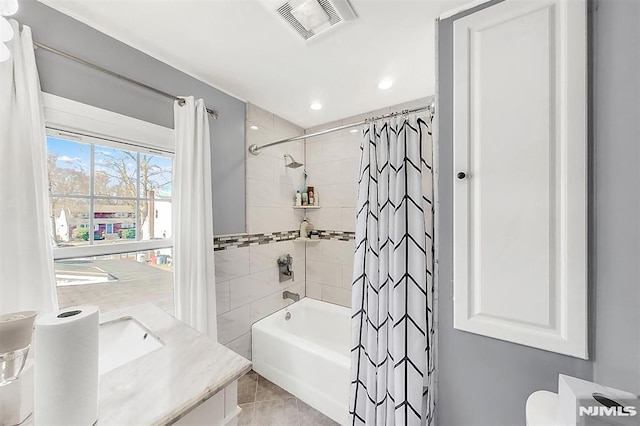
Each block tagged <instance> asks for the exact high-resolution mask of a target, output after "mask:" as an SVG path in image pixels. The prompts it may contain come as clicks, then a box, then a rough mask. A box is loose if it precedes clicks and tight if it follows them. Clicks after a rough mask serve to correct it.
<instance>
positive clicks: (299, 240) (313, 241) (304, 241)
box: [293, 237, 322, 243]
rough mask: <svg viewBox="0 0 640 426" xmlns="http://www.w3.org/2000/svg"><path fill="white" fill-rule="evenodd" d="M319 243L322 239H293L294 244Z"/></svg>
mask: <svg viewBox="0 0 640 426" xmlns="http://www.w3.org/2000/svg"><path fill="white" fill-rule="evenodd" d="M320 241H322V239H320V238H317V239H311V238H300V237H298V238H295V239H294V240H293V242H294V243H319V242H320Z"/></svg>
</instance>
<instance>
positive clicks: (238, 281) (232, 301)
mask: <svg viewBox="0 0 640 426" xmlns="http://www.w3.org/2000/svg"><path fill="white" fill-rule="evenodd" d="M274 290H275V282H274V268H271V269H268V270H265V271H261V272H258V273H255V274H251V275H245V276H243V277H240V278H235V279H233V280H231V281H230V282H229V308H230V309H235V308H237V307H239V306H242V305H246V304H248V303H251V302H253V301H255V300H257V299H259V298H261V297H264V296H266V295H268V294H270V293H272V292H273V291H274Z"/></svg>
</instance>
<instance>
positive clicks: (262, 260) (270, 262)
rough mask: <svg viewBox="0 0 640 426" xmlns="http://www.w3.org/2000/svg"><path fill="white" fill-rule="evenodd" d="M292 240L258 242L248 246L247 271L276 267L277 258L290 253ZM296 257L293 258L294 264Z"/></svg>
mask: <svg viewBox="0 0 640 426" xmlns="http://www.w3.org/2000/svg"><path fill="white" fill-rule="evenodd" d="M292 252H293V242H292V241H281V242H278V243H269V244H258V245H252V246H249V259H250V260H249V272H250V273H252V274H254V273H256V272H259V271H263V270H265V269H273V268H277V267H278V258H279V257H280V256H282V255H285V254H287V253H288V254H291V255H293V254H292ZM295 262H296V259H294V265H295Z"/></svg>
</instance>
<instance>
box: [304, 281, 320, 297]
mask: <svg viewBox="0 0 640 426" xmlns="http://www.w3.org/2000/svg"><path fill="white" fill-rule="evenodd" d="M306 284H307V297H310V298H312V299H316V300H322V284H320V283H316V282H313V281H307V283H306Z"/></svg>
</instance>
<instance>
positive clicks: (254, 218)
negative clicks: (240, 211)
mask: <svg viewBox="0 0 640 426" xmlns="http://www.w3.org/2000/svg"><path fill="white" fill-rule="evenodd" d="M280 213H281V212H280V208H279V207H249V206H247V232H248V233H249V234H259V233H267V232H271V231H273V230H275V223H276V222H277V221H276V219H278V217H279V216H280Z"/></svg>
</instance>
